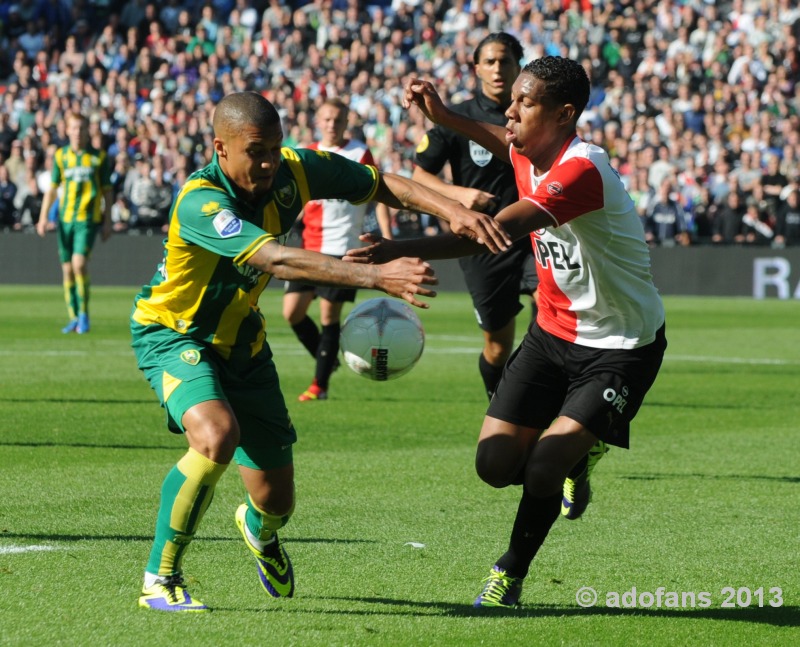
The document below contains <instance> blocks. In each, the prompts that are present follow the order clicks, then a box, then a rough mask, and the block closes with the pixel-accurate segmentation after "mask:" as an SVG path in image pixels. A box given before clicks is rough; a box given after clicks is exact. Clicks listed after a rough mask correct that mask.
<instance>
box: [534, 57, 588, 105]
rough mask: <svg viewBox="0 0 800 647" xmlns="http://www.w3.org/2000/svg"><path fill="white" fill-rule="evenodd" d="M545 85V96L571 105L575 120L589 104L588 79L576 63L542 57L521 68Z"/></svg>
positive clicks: (557, 58) (580, 66) (581, 67)
mask: <svg viewBox="0 0 800 647" xmlns="http://www.w3.org/2000/svg"><path fill="white" fill-rule="evenodd" d="M522 74H530V75H531V76H534V77H536V78H537V79H539V80H540V81H543V82H544V85H545V96H546V98H548V99H550V100H552V101H553V102H554V103H559V104H566V103H571V104H572V105H573V106H575V110H576V115H575V118H576V119H577V118H578V117H580V115H581V113H583V110H584V108H586V104H587V103H589V91H590V89H591V88H590V86H589V77H588V76H587V74H586V70H585V69H583V66H582V65H581V64H580V63H578V62H577V61H573V60H572V59H569V58H563V57H562V56H543V57H542V58H537V59H536V60H535V61H531V62H530V63H528V64H527V65H526V66H525V67H523V68H522Z"/></svg>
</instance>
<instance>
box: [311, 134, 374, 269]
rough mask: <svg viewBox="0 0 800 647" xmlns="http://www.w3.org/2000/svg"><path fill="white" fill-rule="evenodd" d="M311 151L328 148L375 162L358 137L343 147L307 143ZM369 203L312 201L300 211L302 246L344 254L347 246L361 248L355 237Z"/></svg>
mask: <svg viewBox="0 0 800 647" xmlns="http://www.w3.org/2000/svg"><path fill="white" fill-rule="evenodd" d="M309 148H310V149H312V150H319V151H327V152H330V153H336V154H337V155H341V156H342V157H346V158H348V159H350V160H353V161H354V162H359V163H361V164H370V165H372V166H374V165H375V160H374V159H373V157H372V153H371V152H370V150H369V148H368V147H367V145H366V144H365V143H364V142H362V141H359V140H357V139H351V140H349V141H347V142H346V143H345V144H344V146H333V147H330V148H328V147H324V146H322V145H321V144H320V143H319V142H314V143H313V144H311V145H310V146H309ZM368 207H369V203H364V204H353V203H351V202H347V200H311V201H309V202H307V203H306V205H305V209H304V212H303V223H304V228H303V247H304V248H305V249H310V250H312V251H315V252H322V253H323V254H330V255H332V256H344V253H345V252H346V251H347V250H348V249H354V248H356V247H361V246H362V245H363V243H362V242H361V241H360V240H358V237H359V236H360V235H361V230H362V228H363V226H364V217H365V216H366V213H367V208H368Z"/></svg>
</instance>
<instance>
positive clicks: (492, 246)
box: [375, 173, 511, 253]
mask: <svg viewBox="0 0 800 647" xmlns="http://www.w3.org/2000/svg"><path fill="white" fill-rule="evenodd" d="M375 199H376V200H378V201H380V202H383V203H384V204H387V205H389V206H390V207H394V208H396V209H410V210H411V211H417V212H419V213H428V214H430V215H432V216H436V217H437V218H440V219H441V220H444V221H445V222H448V223H450V229H451V230H452V232H453V233H454V234H456V235H458V236H462V237H465V238H469V239H470V240H472V241H475V242H476V243H480V244H482V245H485V246H486V247H487V248H488V249H489V251H491V252H494V253H497V252H500V251H504V250H506V249H508V246H509V244H510V242H511V239H510V238H509V237H508V236H507V235H506V233H505V231H504V230H503V226H502V225H500V224H498V223H497V222H496V221H495V220H494V219H493V218H492V217H491V216H487V215H486V214H484V213H479V212H477V211H471V210H470V209H467V208H466V207H465V206H464V205H462V204H461V203H460V202H457V201H456V200H451V199H450V198H447V197H445V196H443V195H442V194H441V193H437V192H436V191H432V190H431V189H429V188H427V187H425V186H423V185H421V184H419V183H417V182H414V181H413V180H410V179H408V178H405V177H403V176H401V175H396V174H394V173H382V174H381V177H380V180H379V183H378V190H377V191H376V193H375Z"/></svg>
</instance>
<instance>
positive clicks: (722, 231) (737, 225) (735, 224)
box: [711, 191, 745, 244]
mask: <svg viewBox="0 0 800 647" xmlns="http://www.w3.org/2000/svg"><path fill="white" fill-rule="evenodd" d="M744 213H745V209H744V205H743V204H742V198H741V195H740V194H739V192H738V191H731V192H729V193H728V194H727V195H726V196H725V197H724V201H723V203H722V205H721V206H720V207H719V209H718V210H717V212H716V214H715V215H714V226H713V231H714V233H713V235H712V237H711V240H712V242H714V243H723V244H731V243H742V242H744V228H743V225H742V217H743V216H744Z"/></svg>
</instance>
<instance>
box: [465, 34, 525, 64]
mask: <svg viewBox="0 0 800 647" xmlns="http://www.w3.org/2000/svg"><path fill="white" fill-rule="evenodd" d="M490 43H499V44H500V45H505V47H506V49H508V51H510V52H511V54H512V55H513V57H514V62H515V63H519V62H520V61H521V60H522V57H523V55H524V50H523V49H522V45H521V44H520V42H519V41H518V40H517V39H516V38H515V37H514V36H512V35H511V34H507V33H506V32H504V31H496V32H492V33H491V34H489V35H488V36H486V37H485V38H484V39H483V40H482V41H481V42H480V43H478V46H477V47H476V48H475V51H474V52H473V54H472V62H473V63H474V64H475V65H477V64H478V61H480V60H481V51H482V50H483V48H484V46H485V45H489V44H490Z"/></svg>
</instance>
